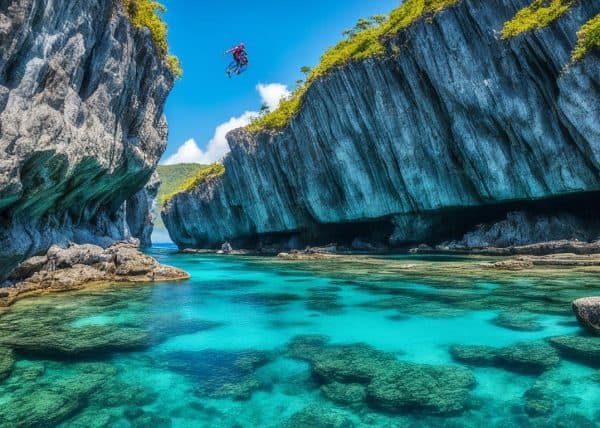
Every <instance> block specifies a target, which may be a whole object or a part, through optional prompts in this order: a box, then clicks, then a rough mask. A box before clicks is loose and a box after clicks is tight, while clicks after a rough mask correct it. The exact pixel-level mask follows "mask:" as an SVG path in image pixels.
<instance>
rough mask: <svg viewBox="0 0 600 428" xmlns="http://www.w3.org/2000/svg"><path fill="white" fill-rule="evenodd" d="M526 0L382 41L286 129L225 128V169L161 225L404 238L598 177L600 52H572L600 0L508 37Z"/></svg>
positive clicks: (187, 239) (339, 72)
mask: <svg viewBox="0 0 600 428" xmlns="http://www.w3.org/2000/svg"><path fill="white" fill-rule="evenodd" d="M529 3H530V2H529V0H486V1H483V0H462V1H460V2H459V3H457V4H456V5H454V6H452V7H449V8H448V9H446V10H444V11H441V12H439V13H437V14H436V15H435V16H433V17H431V18H430V19H421V20H419V21H417V22H415V23H414V24H413V25H411V26H410V27H409V28H407V29H406V30H404V31H402V32H401V33H399V34H398V35H397V36H396V37H395V38H393V39H391V40H388V41H387V42H386V44H387V49H388V55H387V56H386V57H385V58H375V59H369V60H366V61H362V62H357V63H351V64H348V65H346V66H343V67H340V68H338V69H335V70H334V71H332V72H331V73H329V74H328V75H327V76H325V77H323V78H321V79H319V80H318V81H317V82H315V83H314V84H313V85H312V86H311V87H310V88H309V90H308V92H307V94H306V96H305V98H304V101H303V105H302V108H301V111H300V112H299V114H298V115H297V116H296V117H295V118H293V119H292V121H291V123H290V124H289V125H288V126H287V127H286V128H285V129H284V130H283V131H282V132H277V133H274V132H261V133H258V134H251V133H249V132H247V131H245V130H243V129H239V130H235V131H233V132H231V133H230V134H229V135H228V141H229V144H230V147H231V153H230V154H229V156H228V157H227V158H226V159H225V161H224V164H225V169H226V173H225V175H224V176H222V177H220V178H217V179H214V180H210V181H208V182H206V183H203V184H202V185H200V186H199V187H198V188H196V189H194V190H192V191H190V192H187V193H183V194H180V195H178V196H176V197H175V198H173V199H172V200H171V201H170V202H169V203H168V204H167V205H166V207H165V208H164V210H163V219H164V221H165V224H166V225H167V227H168V229H169V231H170V234H171V237H172V238H173V240H174V241H175V242H176V243H177V244H178V245H179V246H180V247H211V246H215V245H218V244H219V243H220V242H223V241H225V240H238V241H239V242H240V245H243V243H244V241H246V242H249V241H250V240H251V239H255V238H256V237H261V236H269V235H277V234H291V233H298V234H300V235H301V236H305V237H307V236H308V237H310V236H313V237H314V236H315V235H318V233H319V231H330V230H336V229H335V227H333V226H342V229H343V230H346V231H347V230H348V229H349V228H350V229H351V228H352V227H359V226H360V225H363V226H362V227H363V228H367V229H368V227H367V226H368V225H371V226H372V228H374V229H377V228H378V227H379V226H377V225H381V224H382V222H383V223H386V224H390V225H394V226H395V231H393V232H392V234H391V237H392V243H393V244H395V245H401V244H402V243H405V242H410V241H419V240H422V239H431V238H432V237H433V238H435V235H436V234H443V233H444V232H447V230H446V231H444V228H445V227H448V226H449V225H454V224H457V223H460V221H461V218H463V217H464V216H465V213H470V214H469V215H470V217H472V220H473V221H475V222H476V221H477V212H478V210H479V209H480V208H481V207H490V206H492V207H493V206H495V205H502V204H506V203H512V204H513V207H512V208H513V209H515V208H517V209H518V208H519V207H518V202H519V201H532V200H544V199H548V198H557V197H561V196H564V195H573V194H580V195H585V194H586V192H591V191H597V190H600V166H599V163H598V162H599V159H600V120H598V119H599V118H600V55H599V54H598V51H594V52H591V53H590V54H588V55H587V56H586V57H585V58H584V59H583V60H582V61H580V62H578V63H576V64H573V65H569V64H570V56H571V51H572V49H573V47H574V44H575V41H576V32H577V30H578V29H579V28H580V27H581V25H582V24H583V23H584V22H586V21H587V20H589V19H590V18H591V17H593V16H594V15H596V14H597V13H599V12H600V2H598V1H595V0H581V1H579V2H576V3H575V5H574V6H573V7H572V9H570V11H569V12H568V13H567V14H565V15H564V16H562V17H561V18H560V19H559V20H558V21H556V22H554V23H553V24H551V25H550V26H549V27H547V28H545V29H542V30H537V31H533V32H529V33H526V34H523V35H521V36H519V37H517V38H515V39H512V40H509V41H506V40H502V39H501V38H500V35H499V33H500V30H501V29H502V27H503V25H504V23H505V22H506V21H508V20H509V19H511V18H512V17H513V16H514V15H515V13H516V12H517V11H518V10H519V9H521V8H522V7H524V6H526V5H528V4H529ZM515 204H516V205H517V206H516V207H515V206H514V205H515ZM365 225H367V226H365ZM343 226H345V227H343ZM350 226H352V227H350ZM337 230H340V229H337ZM315 231H316V232H317V233H316V234H315ZM463 232H464V231H463ZM305 240H307V239H305ZM308 240H310V239H308Z"/></svg>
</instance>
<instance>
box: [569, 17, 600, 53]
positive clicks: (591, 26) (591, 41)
mask: <svg viewBox="0 0 600 428" xmlns="http://www.w3.org/2000/svg"><path fill="white" fill-rule="evenodd" d="M598 48H600V13H599V14H598V15H596V16H594V17H593V18H592V19H590V20H589V21H588V22H586V23H585V24H584V25H583V26H582V27H581V29H580V30H579V31H578V32H577V45H576V46H575V50H574V51H573V61H578V60H580V59H581V58H583V57H584V56H585V54H587V53H588V52H589V51H590V50H592V49H598Z"/></svg>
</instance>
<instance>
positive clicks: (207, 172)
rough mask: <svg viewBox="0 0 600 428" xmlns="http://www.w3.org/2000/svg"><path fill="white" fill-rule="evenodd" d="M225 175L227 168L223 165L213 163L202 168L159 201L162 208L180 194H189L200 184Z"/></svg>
mask: <svg viewBox="0 0 600 428" xmlns="http://www.w3.org/2000/svg"><path fill="white" fill-rule="evenodd" d="M224 173H225V167H224V166H223V164H222V163H213V164H212V165H208V166H204V167H201V168H200V169H199V170H198V171H197V172H196V173H195V174H193V175H191V176H190V177H188V178H187V179H186V180H184V181H183V182H182V183H181V185H180V186H179V187H177V188H176V189H175V190H173V191H172V192H171V193H168V194H166V195H164V197H163V198H161V200H159V201H158V202H159V204H160V206H163V205H164V204H165V203H167V202H168V201H169V200H170V199H171V198H173V197H174V196H175V195H177V194H178V193H182V192H187V191H189V190H192V189H194V188H196V187H197V186H198V185H199V184H200V183H202V182H205V181H207V180H209V179H211V178H216V177H219V176H221V175H223V174H224Z"/></svg>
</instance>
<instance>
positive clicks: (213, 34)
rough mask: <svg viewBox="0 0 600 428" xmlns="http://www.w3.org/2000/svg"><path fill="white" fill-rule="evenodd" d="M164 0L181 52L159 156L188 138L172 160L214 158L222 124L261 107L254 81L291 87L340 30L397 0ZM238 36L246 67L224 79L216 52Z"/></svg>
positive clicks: (224, 60)
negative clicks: (180, 74) (245, 51)
mask: <svg viewBox="0 0 600 428" xmlns="http://www.w3.org/2000/svg"><path fill="white" fill-rule="evenodd" d="M163 3H164V4H165V5H166V6H167V13H166V15H165V19H166V21H167V23H168V24H169V42H170V47H171V51H172V52H173V53H174V54H175V55H177V56H178V57H179V58H180V59H181V62H182V65H183V69H184V76H183V78H182V79H181V80H179V81H178V82H177V84H176V86H175V88H174V89H173V92H172V93H171V95H170V97H169V100H168V102H167V106H166V114H167V119H168V121H169V127H170V136H169V145H168V148H167V151H166V153H165V155H164V156H163V162H164V161H165V160H167V159H169V158H170V157H171V156H172V155H173V154H174V153H176V152H177V151H178V149H180V147H181V145H183V144H184V143H185V142H186V141H189V140H191V139H193V140H194V141H191V142H188V144H187V145H186V147H185V148H184V149H181V150H180V152H179V154H178V155H177V156H176V157H174V158H171V162H177V161H187V160H193V159H191V158H194V157H195V158H199V157H200V158H202V159H210V160H213V159H212V158H214V157H218V156H219V155H220V153H221V152H222V151H223V150H225V149H224V148H223V147H222V145H223V140H224V138H223V137H224V134H225V133H226V131H227V130H229V129H230V128H231V127H232V126H239V125H242V124H244V123H245V122H246V121H247V120H248V118H249V116H250V115H246V116H243V115H244V112H252V111H256V110H258V109H259V108H260V106H261V104H262V101H261V95H260V94H259V92H258V91H257V85H258V84H261V83H262V84H264V85H268V84H274V83H278V84H283V85H287V86H289V87H290V88H292V87H293V86H294V85H295V83H294V82H295V81H296V80H297V79H299V78H301V77H302V74H301V73H300V71H299V69H300V67H301V66H303V65H308V66H312V65H315V64H316V63H318V60H319V57H320V56H321V54H322V53H323V52H324V51H325V50H326V49H327V48H328V47H330V46H333V45H334V44H335V43H336V42H338V41H339V40H340V38H341V32H342V31H343V30H345V29H346V28H349V27H352V26H353V25H354V23H355V22H356V20H357V19H358V18H361V17H367V16H370V15H374V14H378V13H387V12H389V11H390V10H392V9H393V8H395V7H397V6H398V5H399V4H400V1H399V0H320V1H317V0H302V1H300V0H280V1H275V0H273V1H257V0H254V1H244V2H242V1H240V0H231V1H228V2H221V1H214V0H212V1H208V0H186V1H184V0H164V1H163ZM239 42H244V43H245V44H246V46H247V49H248V52H249V57H250V68H249V69H248V71H247V72H246V73H244V74H242V75H241V76H238V77H235V78H232V79H228V78H227V76H225V73H224V69H225V66H226V65H227V64H228V63H229V62H230V58H229V57H225V56H223V52H224V51H225V50H226V49H228V48H230V47H232V46H234V45H236V44H238V43H239ZM281 90H282V87H281V86H265V87H264V90H263V95H266V96H270V97H274V96H276V95H277V94H279V93H281ZM241 116H242V118H241V119H237V120H232V121H231V122H230V123H228V124H226V125H223V124H224V123H227V122H229V121H230V119H232V118H240V117H241ZM220 125H221V126H220ZM219 126H220V127H219ZM218 127H219V128H218ZM217 128H218V132H217V134H215V132H216V130H217ZM211 140H213V141H212V146H213V147H212V149H211V151H210V153H208V154H207V153H201V152H198V150H205V149H206V147H207V145H209V142H211ZM218 146H221V147H218Z"/></svg>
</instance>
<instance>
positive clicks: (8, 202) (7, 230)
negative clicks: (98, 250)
mask: <svg viewBox="0 0 600 428" xmlns="http://www.w3.org/2000/svg"><path fill="white" fill-rule="evenodd" d="M173 81H174V78H173V75H172V73H171V72H170V71H169V69H168V67H167V66H166V65H165V61H164V58H163V56H162V55H161V54H159V53H158V52H157V49H156V47H155V45H154V43H153V40H152V37H151V35H150V33H149V31H148V30H147V29H143V28H142V29H136V28H134V27H133V26H132V25H131V23H130V20H129V19H128V17H127V16H126V14H125V13H124V11H123V8H122V5H121V1H118V0H81V1H76V2H72V1H59V0H3V1H0V151H1V152H2V156H1V157H0V279H2V278H3V277H6V276H7V274H8V273H9V272H10V271H11V270H12V269H14V267H15V266H16V265H17V264H18V263H20V262H21V261H23V260H24V259H25V258H27V257H29V256H32V255H35V254H40V253H44V252H45V251H46V250H47V249H48V248H49V247H50V246H51V245H53V244H59V245H62V246H67V245H68V244H69V242H76V243H95V244H99V245H102V246H105V247H106V246H108V245H110V244H112V243H113V242H114V241H115V240H121V239H129V238H130V237H131V233H130V230H129V229H130V227H129V226H130V224H131V226H132V230H133V232H134V235H136V236H137V237H139V238H142V240H144V239H146V236H147V235H148V231H147V230H145V226H143V225H142V223H143V221H144V220H143V219H145V218H146V215H147V205H148V203H147V198H146V196H147V194H148V191H147V190H146V189H144V186H145V185H146V183H147V182H148V180H149V179H150V177H151V176H152V174H153V172H154V169H155V166H156V164H157V162H158V160H159V158H160V156H161V154H162V153H163V151H164V149H165V145H166V137H167V124H166V121H165V117H164V114H163V106H164V103H165V100H166V97H167V95H168V94H169V91H170V90H171V88H172V85H173ZM138 192H142V193H138ZM126 201H128V203H127V207H125V202H126ZM128 221H130V224H128ZM146 229H147V227H146Z"/></svg>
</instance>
